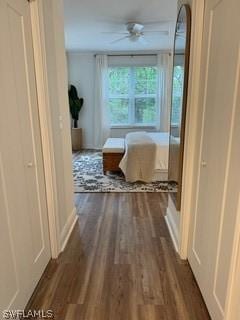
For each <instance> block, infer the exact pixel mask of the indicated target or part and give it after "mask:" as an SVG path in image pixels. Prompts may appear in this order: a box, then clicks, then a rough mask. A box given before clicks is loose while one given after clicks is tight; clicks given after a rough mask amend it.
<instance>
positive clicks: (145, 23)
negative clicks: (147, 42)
mask: <svg viewBox="0 0 240 320" xmlns="http://www.w3.org/2000/svg"><path fill="white" fill-rule="evenodd" d="M171 22H174V20H161V21H145V22H144V21H142V23H143V25H144V26H151V25H152V26H154V25H160V24H166V23H171Z"/></svg>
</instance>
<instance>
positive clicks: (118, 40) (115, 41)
mask: <svg viewBox="0 0 240 320" xmlns="http://www.w3.org/2000/svg"><path fill="white" fill-rule="evenodd" d="M127 38H130V37H129V36H125V37H122V38H120V39H117V40H114V41H112V42H110V44H115V43H118V42H120V41H122V40H124V39H127Z"/></svg>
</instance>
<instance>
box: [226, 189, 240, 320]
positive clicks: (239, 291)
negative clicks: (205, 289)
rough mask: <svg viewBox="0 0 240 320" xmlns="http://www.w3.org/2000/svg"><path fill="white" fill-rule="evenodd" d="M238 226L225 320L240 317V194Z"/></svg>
mask: <svg viewBox="0 0 240 320" xmlns="http://www.w3.org/2000/svg"><path fill="white" fill-rule="evenodd" d="M236 226H238V227H236V229H235V234H234V240H233V253H232V261H231V265H230V271H229V281H228V288H227V297H226V306H225V316H224V320H237V319H239V312H240V307H239V295H240V271H239V270H240V195H239V197H238V210H237V219H236ZM237 309H238V310H237Z"/></svg>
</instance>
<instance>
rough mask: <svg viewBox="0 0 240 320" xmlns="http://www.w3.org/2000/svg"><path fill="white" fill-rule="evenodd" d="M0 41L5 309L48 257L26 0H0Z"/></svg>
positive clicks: (23, 296) (26, 290) (18, 301)
mask: <svg viewBox="0 0 240 320" xmlns="http://www.w3.org/2000/svg"><path fill="white" fill-rule="evenodd" d="M0 41H1V42H0V43H1V58H0V68H1V73H0V90H1V110H0V127H1V129H0V130H1V135H0V139H1V140H0V142H1V153H0V154H1V161H2V180H1V186H0V188H1V187H2V190H5V191H4V192H5V207H4V208H3V210H4V211H3V212H4V215H5V218H7V221H8V224H7V226H8V229H7V231H6V234H5V235H4V237H5V238H6V241H8V243H6V246H8V247H11V246H12V248H13V249H12V250H13V251H12V252H14V254H13V256H14V257H15V258H14V259H15V265H16V267H15V268H16V272H15V274H17V278H18V286H15V287H18V294H17V295H16V297H15V298H14V297H12V294H9V298H8V301H5V300H6V299H5V300H2V294H3V297H4V293H1V297H0V298H1V299H0V301H1V303H2V301H5V303H4V305H3V306H2V305H1V307H2V308H3V309H5V308H8V307H12V308H13V307H15V308H22V307H24V306H25V304H26V303H27V301H28V299H29V298H30V296H31V294H32V292H33V290H34V287H35V285H36V284H37V282H38V281H39V279H40V277H41V275H42V273H43V271H44V269H45V267H46V265H47V263H48V261H49V259H50V248H49V230H48V221H47V207H46V194H45V182H44V170H43V159H42V149H41V136H40V127H39V116H38V105H37V97H36V83H35V71H34V60H33V47H32V35H31V17H30V7H29V2H28V1H26V0H0ZM2 106H4V108H2ZM5 227H6V226H5ZM7 234H8V236H7ZM11 239H12V240H11ZM11 241H12V245H11ZM11 263H12V265H13V262H11V255H10V252H9V264H11ZM6 271H7V270H5V273H6ZM3 274H4V273H3ZM6 278H7V274H6ZM3 280H4V279H3ZM12 281H14V278H13V280H12ZM9 283H11V282H9ZM11 285H12V288H14V284H13V283H12V284H11ZM0 286H2V282H1V284H0ZM18 297H19V298H18Z"/></svg>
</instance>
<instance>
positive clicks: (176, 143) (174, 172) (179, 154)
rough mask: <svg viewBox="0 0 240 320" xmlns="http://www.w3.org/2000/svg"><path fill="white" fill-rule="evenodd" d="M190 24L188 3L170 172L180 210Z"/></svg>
mask: <svg viewBox="0 0 240 320" xmlns="http://www.w3.org/2000/svg"><path fill="white" fill-rule="evenodd" d="M190 24H191V17H190V8H189V6H187V5H183V6H182V7H181V8H180V10H179V14H178V19H177V24H176V30H175V39H174V52H173V78H172V106H171V121H170V141H169V144H170V145H169V173H168V175H169V177H168V178H169V181H172V182H175V183H176V184H177V193H172V194H171V197H172V199H173V202H174V204H175V206H176V209H177V210H180V208H181V189H182V169H183V151H184V133H185V118H186V105H187V84H188V66H189V51H190V27H191V26H190Z"/></svg>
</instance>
